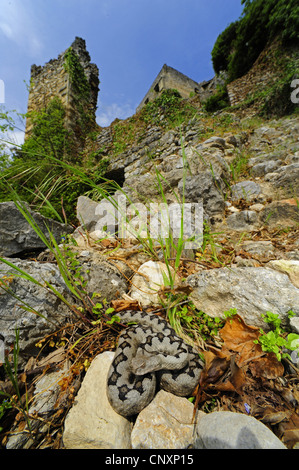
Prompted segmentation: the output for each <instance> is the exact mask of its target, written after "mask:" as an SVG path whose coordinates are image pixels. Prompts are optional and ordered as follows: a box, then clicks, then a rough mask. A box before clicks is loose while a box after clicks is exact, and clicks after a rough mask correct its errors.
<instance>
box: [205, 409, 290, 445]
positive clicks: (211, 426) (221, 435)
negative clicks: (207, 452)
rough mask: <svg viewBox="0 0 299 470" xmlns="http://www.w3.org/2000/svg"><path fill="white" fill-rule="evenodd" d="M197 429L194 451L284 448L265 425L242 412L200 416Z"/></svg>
mask: <svg viewBox="0 0 299 470" xmlns="http://www.w3.org/2000/svg"><path fill="white" fill-rule="evenodd" d="M196 430H197V436H198V440H197V442H196V448H197V449H286V447H285V446H284V444H283V443H282V442H281V441H280V440H279V439H278V437H276V436H275V434H274V433H273V432H272V431H270V429H268V428H267V426H265V425H264V424H263V423H261V422H260V421H258V420H257V419H255V418H253V417H252V416H247V415H245V414H242V413H233V412H231V411H215V412H213V413H209V414H205V413H203V414H201V415H200V416H199V419H198V423H197V429H196Z"/></svg>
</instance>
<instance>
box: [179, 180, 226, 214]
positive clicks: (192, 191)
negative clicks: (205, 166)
mask: <svg viewBox="0 0 299 470" xmlns="http://www.w3.org/2000/svg"><path fill="white" fill-rule="evenodd" d="M183 189H184V192H185V196H186V201H188V202H196V203H199V202H200V201H203V208H204V211H205V212H206V213H207V214H208V215H209V216H212V215H213V214H218V213H222V212H223V211H224V209H225V202H224V190H225V184H224V182H223V180H222V179H221V178H217V177H216V178H215V177H214V176H213V175H212V173H211V172H210V171H206V172H203V173H200V174H199V175H195V176H187V177H186V180H185V183H184V182H183V180H181V181H180V183H179V185H178V190H179V193H180V194H181V195H182V194H183Z"/></svg>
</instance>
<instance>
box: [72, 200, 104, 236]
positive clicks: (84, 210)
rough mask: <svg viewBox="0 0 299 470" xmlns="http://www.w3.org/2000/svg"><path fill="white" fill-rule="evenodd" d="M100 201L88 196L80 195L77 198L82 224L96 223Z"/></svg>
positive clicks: (78, 212)
mask: <svg viewBox="0 0 299 470" xmlns="http://www.w3.org/2000/svg"><path fill="white" fill-rule="evenodd" d="M98 204H99V203H98V202H97V201H93V200H92V199H90V198H89V197H87V196H79V197H78V199H77V208H76V211H77V219H78V220H79V222H80V224H81V225H83V226H85V227H88V228H89V227H90V225H91V224H93V223H95V213H96V209H97V207H98Z"/></svg>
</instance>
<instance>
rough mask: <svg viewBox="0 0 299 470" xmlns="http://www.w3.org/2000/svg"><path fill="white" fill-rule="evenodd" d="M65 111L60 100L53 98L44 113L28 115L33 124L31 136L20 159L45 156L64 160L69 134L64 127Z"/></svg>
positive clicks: (35, 112) (23, 148)
mask: <svg viewBox="0 0 299 470" xmlns="http://www.w3.org/2000/svg"><path fill="white" fill-rule="evenodd" d="M64 118H65V109H64V107H63V105H62V103H61V101H60V99H59V98H57V97H55V98H53V99H52V100H51V101H50V103H49V104H48V106H47V107H45V108H44V109H43V110H42V111H38V112H37V111H32V112H31V113H28V115H27V119H30V122H31V123H32V126H33V127H32V131H31V134H30V136H29V137H28V138H27V139H26V140H25V142H24V144H23V146H22V151H21V152H20V153H19V155H18V156H19V158H21V159H25V160H27V161H28V159H30V158H34V159H35V161H36V160H40V159H44V158H45V156H53V157H56V158H63V157H64V155H65V145H66V138H67V136H68V132H67V130H66V129H65V127H64Z"/></svg>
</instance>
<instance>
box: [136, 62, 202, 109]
mask: <svg viewBox="0 0 299 470" xmlns="http://www.w3.org/2000/svg"><path fill="white" fill-rule="evenodd" d="M169 89H176V90H178V92H179V93H180V94H181V96H182V98H189V96H190V93H197V92H198V83H197V82H195V81H194V80H192V79H191V78H189V77H187V76H186V75H184V74H182V73H181V72H179V71H178V70H176V69H174V68H172V67H169V66H168V65H166V64H164V65H163V67H162V69H161V71H160V72H159V74H158V75H157V77H156V79H155V80H154V82H153V83H152V85H151V87H150V89H149V91H148V92H147V94H146V95H145V97H144V98H143V100H142V101H141V103H140V105H139V106H138V108H137V110H136V111H137V112H138V111H140V110H141V109H142V108H143V106H144V105H145V104H147V103H148V102H149V101H154V100H155V99H156V98H157V97H158V96H159V94H160V93H161V92H162V91H163V90H169Z"/></svg>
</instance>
